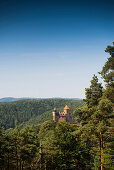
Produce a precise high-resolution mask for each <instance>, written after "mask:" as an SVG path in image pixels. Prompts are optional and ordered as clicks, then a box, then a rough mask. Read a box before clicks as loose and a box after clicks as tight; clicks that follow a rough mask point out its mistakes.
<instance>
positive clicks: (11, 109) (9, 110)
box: [0, 99, 83, 129]
mask: <svg viewBox="0 0 114 170" xmlns="http://www.w3.org/2000/svg"><path fill="white" fill-rule="evenodd" d="M66 104H67V105H68V106H69V107H70V109H71V113H73V111H75V109H76V108H77V107H78V106H81V105H83V101H81V100H71V99H42V100H20V101H15V102H8V103H0V126H2V127H4V128H5V129H8V128H14V127H15V121H16V120H17V124H18V125H19V126H20V127H23V126H24V125H25V124H31V125H32V124H39V123H42V122H44V121H46V120H52V111H53V108H54V107H56V108H57V110H58V111H63V108H64V106H65V105H66Z"/></svg>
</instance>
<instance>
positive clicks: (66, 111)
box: [64, 105, 70, 115]
mask: <svg viewBox="0 0 114 170" xmlns="http://www.w3.org/2000/svg"><path fill="white" fill-rule="evenodd" d="M69 112H70V109H69V107H68V106H67V105H66V106H65V107H64V113H65V114H66V115H67V114H69Z"/></svg>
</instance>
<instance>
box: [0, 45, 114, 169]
mask: <svg viewBox="0 0 114 170" xmlns="http://www.w3.org/2000/svg"><path fill="white" fill-rule="evenodd" d="M106 52H107V53H108V54H109V55H110V57H109V58H108V59H107V62H106V63H105V65H104V66H103V68H102V69H101V71H100V74H101V77H102V78H103V79H104V82H105V84H106V86H105V88H103V87H102V84H101V83H99V80H98V78H97V76H96V75H93V78H92V80H91V82H90V83H91V84H90V87H89V88H86V89H85V99H84V103H82V102H81V101H78V102H77V101H71V100H66V101H65V100H61V101H59V100H42V101H31V100H28V101H18V102H11V103H2V104H0V108H1V109H0V110H1V111H0V115H1V123H2V126H3V128H2V127H1V128H0V151H1V152H0V169H1V170H15V169H16V170H37V169H40V170H74V169H75V170H99V169H101V170H113V169H114V145H113V138H114V136H113V134H114V133H113V124H114V119H113V118H114V46H108V47H107V48H106ZM70 102H71V103H70ZM76 102H77V103H76ZM65 104H67V105H69V107H71V108H73V110H74V109H75V112H74V117H75V121H76V123H79V124H80V126H77V125H76V124H70V123H67V122H64V121H63V122H62V121H61V122H54V121H52V120H47V121H45V122H43V121H44V120H46V119H45V118H44V119H43V113H45V116H46V115H48V113H49V112H50V110H51V111H52V109H53V107H55V106H56V107H57V108H58V109H60V110H61V108H62V109H63V107H64V105H65ZM73 110H72V114H73ZM3 111H4V114H3ZM48 111H49V112H48ZM50 114H51V113H50ZM11 115H12V116H11ZM38 115H40V116H41V115H42V119H43V120H42V122H43V123H41V124H39V122H38V123H37V121H38V119H36V118H37V116H38ZM12 117H13V119H14V120H17V121H18V122H19V123H18V122H17V123H16V122H15V123H14V122H13V123H11V124H10V122H12V121H11V118H12ZM34 118H35V119H34ZM31 119H32V121H31V123H30V122H29V124H26V123H25V125H24V126H23V127H22V128H20V127H19V126H20V124H21V123H23V122H27V121H29V120H31ZM14 120H13V121H14ZM35 120H36V122H35ZM34 122H35V124H34ZM7 123H8V125H7ZM14 125H15V126H14ZM10 127H14V129H8V128H10ZM4 128H5V129H4ZM6 129H7V130H6Z"/></svg>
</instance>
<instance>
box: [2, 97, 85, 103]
mask: <svg viewBox="0 0 114 170" xmlns="http://www.w3.org/2000/svg"><path fill="white" fill-rule="evenodd" d="M30 99H31V100H41V99H46V98H29V97H23V98H14V97H4V98H0V102H14V101H18V100H30ZM47 99H72V100H82V99H80V98H60V97H54V98H47Z"/></svg>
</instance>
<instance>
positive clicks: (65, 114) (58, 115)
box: [53, 105, 73, 123]
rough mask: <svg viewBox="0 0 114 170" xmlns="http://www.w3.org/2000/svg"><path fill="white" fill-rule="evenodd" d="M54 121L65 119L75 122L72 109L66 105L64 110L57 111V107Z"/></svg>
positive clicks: (54, 112)
mask: <svg viewBox="0 0 114 170" xmlns="http://www.w3.org/2000/svg"><path fill="white" fill-rule="evenodd" d="M53 121H56V122H59V121H65V122H69V123H73V120H72V118H71V116H70V109H69V107H68V106H67V105H66V106H65V108H64V112H57V111H56V108H54V110H53Z"/></svg>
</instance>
